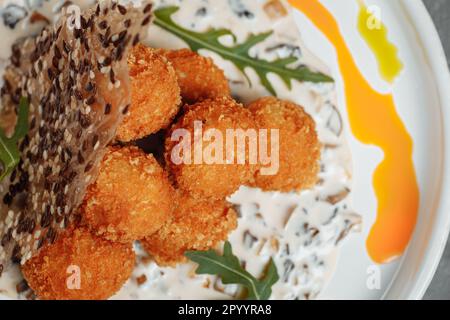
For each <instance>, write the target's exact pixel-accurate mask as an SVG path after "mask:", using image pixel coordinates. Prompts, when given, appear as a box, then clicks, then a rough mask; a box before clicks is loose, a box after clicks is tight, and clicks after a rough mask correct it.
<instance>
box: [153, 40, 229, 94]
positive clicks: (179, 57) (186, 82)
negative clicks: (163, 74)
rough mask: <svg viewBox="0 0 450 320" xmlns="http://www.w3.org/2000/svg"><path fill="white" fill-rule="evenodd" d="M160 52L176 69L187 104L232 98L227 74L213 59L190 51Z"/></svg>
mask: <svg viewBox="0 0 450 320" xmlns="http://www.w3.org/2000/svg"><path fill="white" fill-rule="evenodd" d="M158 52H159V53H161V54H162V55H164V56H165V57H166V58H167V59H168V60H169V61H170V62H171V63H172V65H173V67H174V68H175V71H176V73H177V77H178V84H179V86H180V88H181V96H182V97H183V100H184V101H185V102H186V103H195V102H198V101H200V100H203V99H212V98H217V97H222V96H227V97H229V96H231V92H230V87H229V85H228V80H227V78H226V77H225V73H224V72H223V70H222V69H220V68H219V67H217V66H216V65H215V64H214V61H213V60H212V59H211V58H207V57H203V56H201V55H199V54H197V53H195V52H193V51H191V50H189V49H181V50H173V51H169V50H158Z"/></svg>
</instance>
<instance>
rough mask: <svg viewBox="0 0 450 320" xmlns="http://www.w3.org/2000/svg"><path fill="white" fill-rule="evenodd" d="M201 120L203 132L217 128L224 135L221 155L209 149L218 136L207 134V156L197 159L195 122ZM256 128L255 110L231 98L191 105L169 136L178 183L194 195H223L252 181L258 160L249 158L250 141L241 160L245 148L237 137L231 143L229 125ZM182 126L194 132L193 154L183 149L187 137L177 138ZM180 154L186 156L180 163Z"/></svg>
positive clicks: (171, 164)
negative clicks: (228, 134)
mask: <svg viewBox="0 0 450 320" xmlns="http://www.w3.org/2000/svg"><path fill="white" fill-rule="evenodd" d="M199 122H200V123H202V132H203V134H205V133H206V132H208V130H210V129H214V130H215V131H216V132H219V133H220V134H221V135H222V137H223V141H222V142H223V143H222V144H221V145H223V149H222V155H221V156H220V155H219V152H217V153H216V152H209V150H211V148H212V147H211V146H212V145H213V143H214V141H215V139H214V138H212V139H211V141H206V139H205V138H204V139H203V140H204V141H203V149H202V152H200V154H202V155H203V157H202V159H201V161H200V162H198V161H196V159H195V153H196V151H195V150H196V149H195V140H196V139H197V138H196V137H195V134H194V133H195V132H194V131H195V130H194V129H195V123H197V124H198V123H199ZM255 128H257V125H256V122H255V121H254V119H253V117H252V114H251V113H250V112H249V111H248V110H247V109H246V108H244V107H243V106H242V105H241V104H238V103H237V102H236V101H234V100H233V99H231V98H227V97H221V98H216V99H208V100H204V101H202V102H200V103H197V104H195V105H192V106H187V107H186V113H185V114H184V115H183V116H182V117H181V118H180V119H179V120H178V122H177V123H176V124H175V125H174V126H173V127H172V128H171V130H170V131H169V132H168V134H167V136H166V146H165V159H166V164H167V166H168V168H169V170H170V174H171V175H172V177H173V179H174V181H175V184H176V186H177V187H179V188H180V189H182V190H184V191H186V192H189V193H190V194H191V196H193V197H197V198H212V199H223V198H225V197H227V196H229V195H231V194H233V193H234V192H235V191H237V190H238V189H239V187H240V186H241V185H245V184H249V183H251V181H252V180H253V176H254V174H255V172H256V170H257V163H250V161H249V152H248V145H249V144H248V143H247V144H246V145H245V154H244V155H243V156H244V157H245V158H244V159H245V163H243V164H242V163H239V161H238V160H239V157H240V156H241V155H242V152H239V150H238V149H237V147H236V146H237V145H238V143H237V140H236V139H235V140H234V143H233V141H231V142H232V143H231V144H230V145H229V146H227V144H226V142H227V141H226V140H227V139H226V135H227V130H228V129H233V130H234V129H241V130H244V132H245V131H246V130H247V129H253V130H254V129H255ZM179 129H185V130H187V132H188V133H189V135H190V144H191V146H190V150H191V152H190V153H191V154H190V156H189V155H188V154H187V153H185V152H184V151H183V150H181V151H179V149H180V145H181V144H184V138H181V139H180V138H176V133H177V132H180V131H179ZM173 133H174V135H173V136H172V134H173ZM172 140H174V141H172ZM197 140H198V139H197ZM233 145H234V148H233ZM210 147H211V148H210ZM197 154H199V153H197ZM205 155H206V157H205ZM208 155H212V157H208ZM216 155H217V159H219V160H223V161H222V162H213V161H212V160H215V159H214V157H215V156H216ZM227 155H230V156H229V158H230V159H231V161H230V162H227V161H226V160H227V159H226V158H227ZM232 155H234V157H233V156H232ZM177 157H178V158H182V159H183V161H182V162H181V163H177V162H176V161H175V160H176V158H177ZM189 161H190V163H189Z"/></svg>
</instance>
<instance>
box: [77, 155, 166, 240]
mask: <svg viewBox="0 0 450 320" xmlns="http://www.w3.org/2000/svg"><path fill="white" fill-rule="evenodd" d="M173 193H174V190H173V188H172V185H171V184H170V182H169V180H168V178H167V175H166V173H165V172H164V170H163V169H162V168H161V167H160V165H159V164H158V163H157V162H156V160H155V158H153V156H152V155H147V154H145V153H144V152H143V151H141V150H140V149H138V148H136V147H124V148H118V147H110V148H109V150H108V152H107V153H106V155H105V157H104V159H103V162H102V163H101V166H100V172H99V176H98V178H97V181H96V182H95V183H94V184H92V185H91V186H89V188H88V191H87V193H86V196H85V201H84V205H83V217H84V220H85V222H86V223H87V224H88V225H89V226H90V227H91V228H92V230H94V232H95V233H96V234H97V235H101V236H103V237H105V238H106V239H108V240H112V241H121V242H131V241H133V240H139V239H142V238H143V237H145V236H147V235H150V234H152V233H154V232H156V231H157V230H158V229H159V228H161V226H162V225H163V224H164V223H165V222H166V221H167V219H169V218H170V216H171V215H172V212H173V207H174V196H173Z"/></svg>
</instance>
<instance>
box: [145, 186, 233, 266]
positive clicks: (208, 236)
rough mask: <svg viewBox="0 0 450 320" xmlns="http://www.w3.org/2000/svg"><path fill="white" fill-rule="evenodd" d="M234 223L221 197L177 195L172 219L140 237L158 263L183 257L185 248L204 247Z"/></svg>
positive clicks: (223, 236) (210, 245) (224, 234)
mask: <svg viewBox="0 0 450 320" xmlns="http://www.w3.org/2000/svg"><path fill="white" fill-rule="evenodd" d="M236 227H237V215H236V212H235V211H234V210H233V209H232V207H231V206H230V204H228V203H227V202H226V201H224V200H199V199H195V198H192V197H190V196H188V195H186V194H182V195H180V201H179V207H178V208H177V209H176V210H175V214H174V217H173V219H172V220H171V221H170V222H168V223H167V224H166V225H164V226H163V227H162V228H161V229H160V230H159V231H158V232H156V233H155V234H153V235H152V236H150V237H146V238H145V239H144V240H142V241H141V243H142V245H143V247H144V249H145V250H146V251H147V252H148V253H149V254H150V255H152V256H153V257H154V258H155V260H156V262H157V263H158V264H159V265H161V266H167V265H175V264H176V263H179V262H183V261H186V258H185V257H184V252H185V251H186V250H208V249H211V248H214V247H215V246H216V245H217V244H218V243H219V242H220V241H223V240H226V239H227V238H228V234H229V233H230V232H231V231H232V230H234V229H235V228H236Z"/></svg>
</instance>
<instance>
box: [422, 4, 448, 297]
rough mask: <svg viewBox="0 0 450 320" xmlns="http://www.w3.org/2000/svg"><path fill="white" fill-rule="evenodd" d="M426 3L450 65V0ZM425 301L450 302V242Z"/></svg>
mask: <svg viewBox="0 0 450 320" xmlns="http://www.w3.org/2000/svg"><path fill="white" fill-rule="evenodd" d="M424 2H425V5H426V6H427V8H428V10H429V11H430V14H431V16H432V17H433V20H434V22H435V24H436V27H437V29H438V31H439V34H440V36H441V39H442V42H443V45H444V49H445V51H446V53H447V62H448V63H449V65H450V0H424ZM449 86H450V84H449ZM424 299H446V300H450V240H449V241H448V242H447V248H446V249H445V252H444V255H443V257H442V260H441V262H440V264H439V267H438V270H437V272H436V275H435V276H434V279H433V281H432V282H431V285H430V287H429V288H428V290H427V292H426V294H425V297H424Z"/></svg>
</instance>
